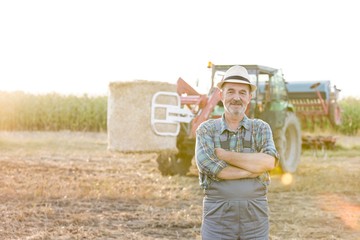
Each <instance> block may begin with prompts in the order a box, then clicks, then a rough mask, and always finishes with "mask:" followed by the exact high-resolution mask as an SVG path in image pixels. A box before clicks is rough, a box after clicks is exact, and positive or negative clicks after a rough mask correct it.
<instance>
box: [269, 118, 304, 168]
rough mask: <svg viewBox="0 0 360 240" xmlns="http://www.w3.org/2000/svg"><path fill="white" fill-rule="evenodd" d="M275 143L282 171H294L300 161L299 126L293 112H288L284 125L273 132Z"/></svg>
mask: <svg viewBox="0 0 360 240" xmlns="http://www.w3.org/2000/svg"><path fill="white" fill-rule="evenodd" d="M275 145H276V148H277V150H278V152H279V155H280V165H281V169H282V171H284V172H290V173H291V172H295V171H296V168H297V166H298V164H299V162H300V154H301V128H300V122H299V120H298V118H297V117H296V115H295V114H294V113H293V112H288V113H287V115H286V118H285V122H284V126H283V127H282V128H281V129H277V130H276V132H275Z"/></svg>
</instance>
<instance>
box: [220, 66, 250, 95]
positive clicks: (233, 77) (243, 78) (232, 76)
mask: <svg viewBox="0 0 360 240" xmlns="http://www.w3.org/2000/svg"><path fill="white" fill-rule="evenodd" d="M227 82H229V83H242V84H247V85H250V88H251V90H250V92H254V91H255V90H256V85H254V84H253V83H251V82H250V76H249V74H248V72H247V70H246V68H244V67H242V66H238V65H236V66H232V67H231V68H229V69H228V70H227V71H226V73H225V75H224V78H223V79H222V80H221V82H219V83H218V84H217V87H218V88H220V89H221V88H222V86H223V85H224V83H227Z"/></svg>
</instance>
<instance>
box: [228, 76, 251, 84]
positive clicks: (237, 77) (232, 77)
mask: <svg viewBox="0 0 360 240" xmlns="http://www.w3.org/2000/svg"><path fill="white" fill-rule="evenodd" d="M228 79H236V80H243V81H246V82H248V83H250V81H249V79H247V78H244V77H241V76H229V77H227V78H225V79H224V81H226V80H228Z"/></svg>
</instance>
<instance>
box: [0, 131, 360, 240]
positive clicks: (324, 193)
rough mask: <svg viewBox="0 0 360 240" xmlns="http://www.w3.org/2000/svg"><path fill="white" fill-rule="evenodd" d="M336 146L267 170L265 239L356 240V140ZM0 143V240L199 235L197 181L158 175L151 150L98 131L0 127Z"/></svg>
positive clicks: (359, 203)
mask: <svg viewBox="0 0 360 240" xmlns="http://www.w3.org/2000/svg"><path fill="white" fill-rule="evenodd" d="M338 143H339V144H341V143H344V145H346V146H348V144H351V145H352V146H351V148H349V149H347V148H345V149H343V150H338V151H334V152H328V153H327V158H326V159H325V158H316V157H314V156H313V154H312V152H309V151H308V152H305V153H304V154H303V157H302V162H301V164H300V166H299V169H298V171H297V173H296V174H295V175H293V176H287V175H280V174H276V173H273V174H272V175H273V182H272V185H271V188H270V192H269V202H270V211H271V220H270V221H271V239H274V240H275V239H360V180H359V179H360V156H358V155H359V153H360V147H356V146H357V145H359V146H360V140H359V139H355V138H340V139H339V140H338ZM345 143H346V144H345ZM354 146H355V147H354ZM0 149H1V154H0V167H1V168H0V171H1V172H0V222H1V224H0V239H127V240H130V239H145V240H146V239H200V225H201V208H202V191H201V190H200V189H199V186H198V179H197V177H196V176H187V177H179V176H175V177H163V176H161V174H160V173H159V171H158V170H157V165H156V161H155V159H156V154H137V155H135V154H120V153H110V152H108V151H107V137H106V134H104V133H100V134H99V133H96V134H95V133H71V132H60V133H49V132H45V133H39V132H33V133H26V132H25V133H23V132H15V133H8V132H0ZM291 180H292V181H291ZM285 183H290V184H288V185H286V184H285Z"/></svg>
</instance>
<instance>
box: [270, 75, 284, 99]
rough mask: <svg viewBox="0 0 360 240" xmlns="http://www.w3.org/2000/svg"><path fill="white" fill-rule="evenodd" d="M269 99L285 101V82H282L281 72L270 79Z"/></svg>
mask: <svg viewBox="0 0 360 240" xmlns="http://www.w3.org/2000/svg"><path fill="white" fill-rule="evenodd" d="M271 89H272V93H271V98H272V99H274V100H283V99H286V97H287V93H286V85H285V81H284V80H283V76H282V72H281V71H278V72H276V74H274V75H273V76H272V79H271Z"/></svg>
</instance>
